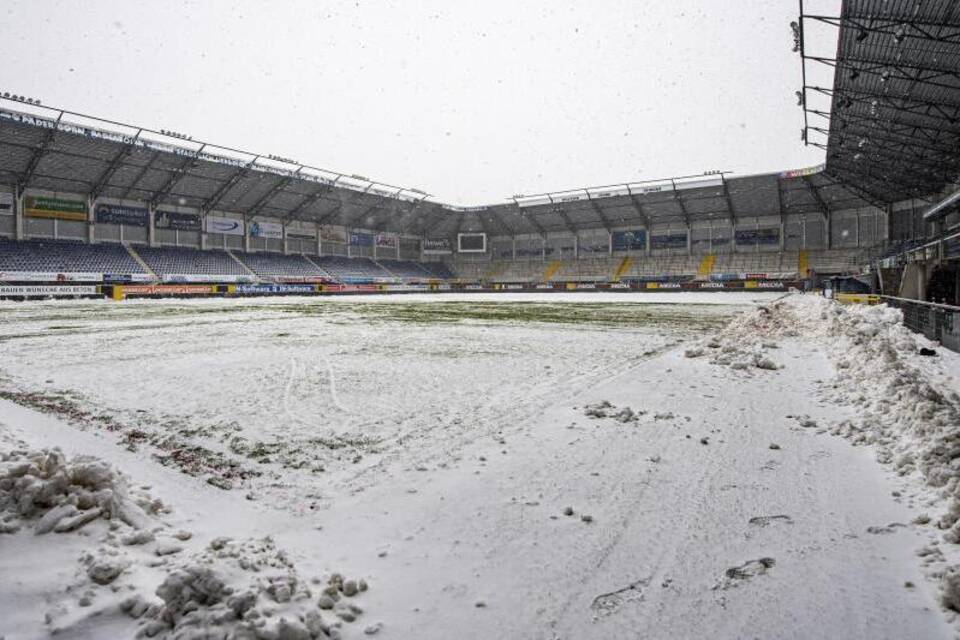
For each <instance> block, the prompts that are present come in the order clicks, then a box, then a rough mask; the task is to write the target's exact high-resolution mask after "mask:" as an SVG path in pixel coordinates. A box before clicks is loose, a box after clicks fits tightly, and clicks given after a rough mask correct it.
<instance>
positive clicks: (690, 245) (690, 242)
mask: <svg viewBox="0 0 960 640" xmlns="http://www.w3.org/2000/svg"><path fill="white" fill-rule="evenodd" d="M692 253H693V225H691V224H690V223H689V222H688V223H687V255H688V256H689V255H691V254H692Z"/></svg>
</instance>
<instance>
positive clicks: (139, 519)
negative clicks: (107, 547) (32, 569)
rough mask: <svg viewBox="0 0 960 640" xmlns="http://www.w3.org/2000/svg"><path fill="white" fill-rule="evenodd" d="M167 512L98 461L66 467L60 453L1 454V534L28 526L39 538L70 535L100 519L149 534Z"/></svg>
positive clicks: (81, 460)
mask: <svg viewBox="0 0 960 640" xmlns="http://www.w3.org/2000/svg"><path fill="white" fill-rule="evenodd" d="M164 509H165V507H164V505H163V503H162V502H160V501H159V500H153V499H152V498H151V497H150V496H149V494H147V493H146V492H144V491H139V492H133V493H131V492H130V490H129V489H128V485H127V482H126V479H125V478H124V477H123V476H122V475H121V474H119V473H118V472H116V471H115V470H114V469H113V468H111V467H110V466H109V465H107V464H106V463H104V462H101V461H99V460H97V459H95V458H91V457H88V456H78V457H76V458H74V459H72V460H69V461H68V460H67V459H66V457H65V456H64V455H63V453H62V452H61V451H60V450H59V449H44V450H41V451H25V450H22V449H14V450H11V451H7V452H4V451H0V514H3V515H2V520H0V532H3V533H14V532H16V531H17V530H19V529H20V527H21V526H23V525H27V526H31V527H32V528H33V530H34V532H35V533H37V534H45V533H50V532H54V533H67V532H71V531H76V530H78V529H80V528H82V527H84V526H85V525H87V524H89V523H91V522H93V521H94V520H98V519H100V518H105V519H110V518H118V519H120V520H122V521H123V522H125V523H126V524H128V525H129V526H131V527H134V528H135V529H145V528H147V527H149V526H150V525H151V524H155V522H154V521H153V520H152V519H151V517H150V516H153V515H156V514H159V513H161V512H163V511H164ZM148 514H149V515H148Z"/></svg>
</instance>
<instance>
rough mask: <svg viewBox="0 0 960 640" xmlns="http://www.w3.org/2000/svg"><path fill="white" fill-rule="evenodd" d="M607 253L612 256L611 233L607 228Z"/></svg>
mask: <svg viewBox="0 0 960 640" xmlns="http://www.w3.org/2000/svg"><path fill="white" fill-rule="evenodd" d="M607 255H608V256H610V257H611V258H612V257H613V234H612V233H610V230H609V229H607Z"/></svg>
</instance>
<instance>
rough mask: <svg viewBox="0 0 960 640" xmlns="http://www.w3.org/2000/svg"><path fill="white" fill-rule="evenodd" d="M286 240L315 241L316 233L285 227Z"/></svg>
mask: <svg viewBox="0 0 960 640" xmlns="http://www.w3.org/2000/svg"><path fill="white" fill-rule="evenodd" d="M287 238H289V239H290V240H313V241H316V239H317V232H316V231H311V230H310V229H291V228H290V227H287Z"/></svg>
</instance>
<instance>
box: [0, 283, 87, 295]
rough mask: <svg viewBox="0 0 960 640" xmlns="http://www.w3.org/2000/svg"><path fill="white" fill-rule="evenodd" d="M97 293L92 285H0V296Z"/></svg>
mask: <svg viewBox="0 0 960 640" xmlns="http://www.w3.org/2000/svg"><path fill="white" fill-rule="evenodd" d="M97 293H99V292H98V291H97V287H95V286H94V285H78V286H72V287H71V286H61V285H23V286H0V296H90V295H96V294H97Z"/></svg>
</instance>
